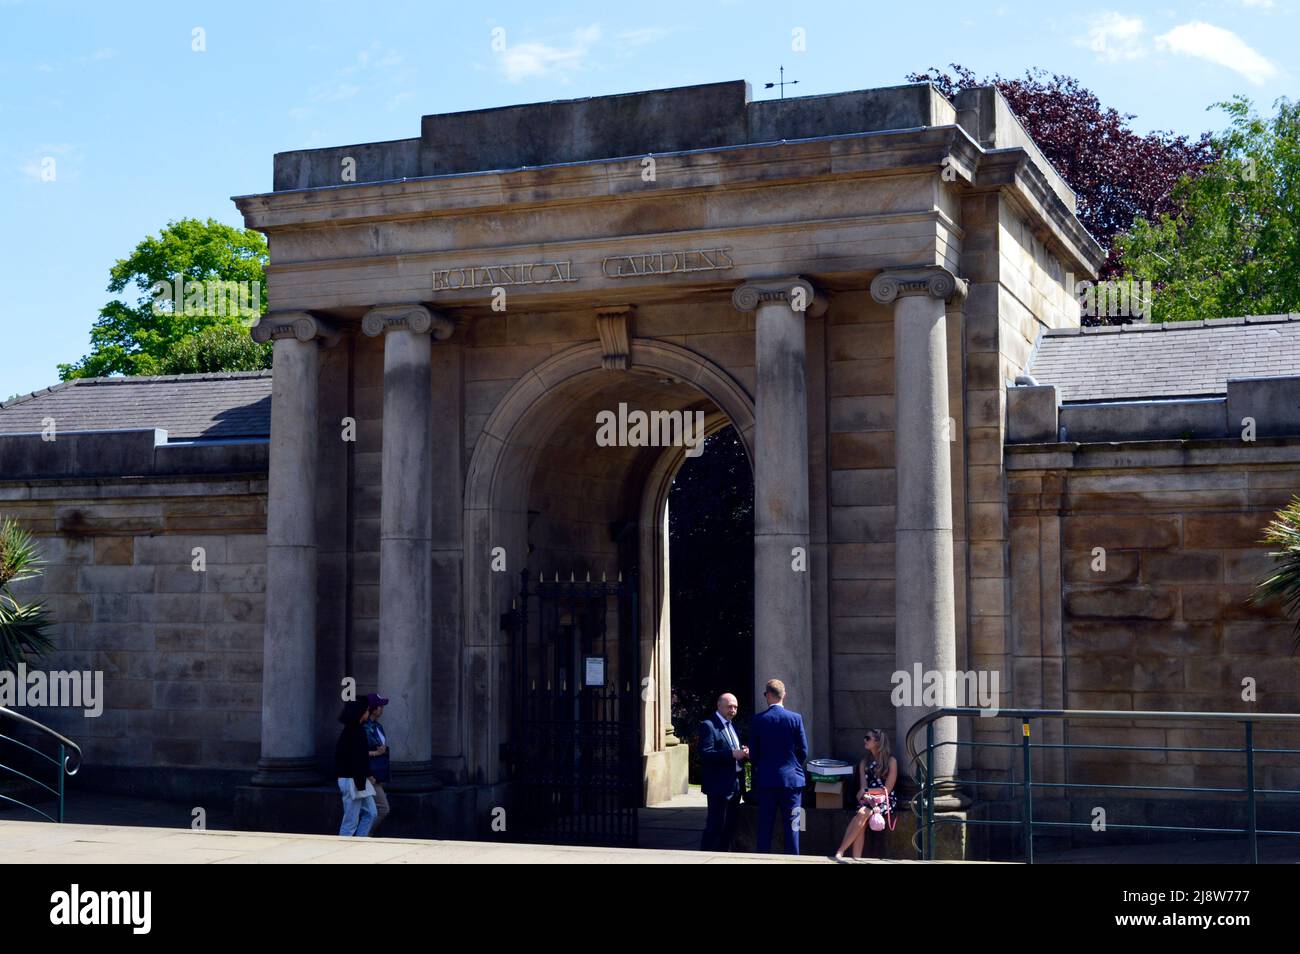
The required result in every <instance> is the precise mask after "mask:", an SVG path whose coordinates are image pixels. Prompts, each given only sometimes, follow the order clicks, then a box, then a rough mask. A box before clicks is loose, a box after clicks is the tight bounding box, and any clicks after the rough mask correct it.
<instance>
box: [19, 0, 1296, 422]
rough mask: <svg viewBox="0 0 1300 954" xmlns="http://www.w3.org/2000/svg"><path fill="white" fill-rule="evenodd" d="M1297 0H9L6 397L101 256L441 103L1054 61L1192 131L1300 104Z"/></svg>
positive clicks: (900, 76) (445, 106)
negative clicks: (1285, 103)
mask: <svg viewBox="0 0 1300 954" xmlns="http://www.w3.org/2000/svg"><path fill="white" fill-rule="evenodd" d="M1297 6H1300V0H1219V2H1215V3H1189V4H1179V5H1176V6H1168V5H1162V4H1156V5H1146V4H1140V3H1124V2H1116V3H1109V2H1107V3H1103V4H1102V5H1100V6H1099V5H1095V4H1092V3H1087V4H1080V3H1076V2H1072V0H1063V2H1059V3H1055V4H1050V5H1049V4H1044V3H1042V2H1036V3H1028V2H1005V3H992V4H986V5H972V4H966V3H946V2H936V0H930V2H926V3H915V2H914V3H907V4H879V3H872V2H864V0H855V2H848V3H817V4H810V3H807V2H800V3H751V2H742V0H694V2H690V3H632V4H611V3H609V2H607V0H602V2H586V0H583V2H572V3H570V2H566V3H535V2H533V3H522V2H500V0H480V2H474V3H464V2H459V3H436V2H433V3H404V2H396V0H387V2H382V3H358V2H355V0H348V2H332V0H326V2H318V3H290V2H282V0H262V2H260V3H247V2H240V0H224V2H220V3H210V2H175V0H173V2H158V3H154V2H132V0H121V2H114V3H104V2H84V3H59V2H49V3H41V2H37V0H0V130H2V132H0V225H2V226H3V228H0V280H3V287H4V291H5V297H6V298H7V300H8V301H9V305H8V308H7V314H6V315H5V317H4V319H3V322H4V324H3V331H4V334H3V337H2V338H0V399H3V398H5V397H8V396H9V395H10V394H15V393H25V392H27V391H31V390H33V389H36V388H40V387H45V386H48V385H50V384H53V383H55V382H56V381H57V380H58V375H57V371H56V365H57V364H58V363H59V362H61V361H74V360H76V359H78V358H80V357H81V356H82V355H83V354H85V352H86V350H87V348H88V344H89V339H88V334H89V329H90V326H91V324H92V322H93V321H94V319H95V317H96V315H97V313H98V311H99V308H100V307H101V306H102V305H103V304H104V302H105V301H107V300H108V298H109V294H108V293H107V292H106V291H105V285H106V284H107V282H108V269H109V267H110V266H111V265H112V263H113V262H114V261H115V260H116V259H119V258H122V257H125V256H126V255H127V254H128V253H129V252H130V250H131V249H132V248H133V247H134V246H135V244H136V243H137V242H138V241H139V240H140V239H142V238H143V237H144V236H145V235H148V234H154V233H156V232H157V231H158V230H159V229H160V228H161V227H162V226H163V225H165V224H166V222H167V221H168V220H169V219H175V218H181V217H184V216H197V217H207V216H212V217H213V218H217V219H220V220H222V221H225V222H229V223H232V224H242V223H241V222H240V221H239V218H238V215H237V213H236V210H235V208H234V206H233V204H232V203H231V202H230V196H232V195H241V194H245V193H252V192H263V191H267V190H269V189H270V186H271V157H272V155H273V154H274V153H276V152H280V151H284V150H289V149H301V148H308V147H312V146H327V145H344V144H350V143H356V142H371V141H376V140H382V139H399V138H407V137H412V136H416V135H418V134H419V118H420V116H421V115H423V114H426V113H438V112H450V111H455V110H463V109H476V108H481V107H489V106H501V105H507V104H511V103H524V102H535V101H540V100H549V99H566V98H571V97H579V96H593V95H600V94H605V93H622V92H629V91H633V90H638V89H655V88H661V87H666V86H679V85H688V84H692V83H705V82H714V81H718V80H730V79H746V80H749V81H750V82H751V83H752V84H753V86H754V97H755V98H764V97H769V96H773V95H775V91H771V92H769V91H765V90H763V88H762V84H763V83H764V82H765V81H768V80H775V79H776V78H777V69H778V67H779V66H781V65H783V64H784V66H785V67H786V75H787V78H788V79H797V80H798V81H799V85H797V86H795V87H793V88H792V89H791V90H790V91H789V92H788V95H809V94H818V93H829V92H836V91H840V90H849V89H861V88H868V87H873V86H890V85H895V84H898V83H902V82H904V77H905V76H906V74H907V73H909V72H912V71H920V70H924V69H926V68H927V67H930V66H946V65H947V64H948V63H951V62H957V63H961V64H963V65H965V66H968V67H970V68H971V69H973V70H974V71H975V72H976V73H977V74H980V75H983V74H985V73H993V72H998V73H1002V74H1004V75H1019V74H1021V73H1023V72H1024V70H1025V69H1026V68H1029V67H1033V66H1041V67H1044V68H1046V69H1048V70H1050V71H1053V72H1059V73H1066V74H1070V75H1073V76H1075V77H1077V78H1078V79H1080V80H1081V81H1082V82H1083V84H1084V85H1085V86H1088V87H1090V88H1092V89H1093V90H1094V91H1095V92H1096V93H1097V94H1098V95H1099V96H1100V98H1101V100H1102V102H1103V103H1104V104H1105V105H1109V106H1114V107H1116V108H1117V109H1120V110H1121V111H1123V112H1130V113H1136V114H1137V119H1136V120H1135V121H1134V125H1135V126H1136V127H1137V128H1138V129H1139V130H1142V131H1146V130H1149V129H1153V128H1161V129H1173V130H1176V131H1178V132H1185V133H1198V132H1200V131H1201V130H1204V129H1211V128H1218V127H1219V126H1221V121H1220V116H1219V115H1218V114H1217V113H1207V112H1206V107H1207V106H1208V105H1209V104H1211V103H1213V102H1215V101H1217V100H1221V99H1225V98H1227V97H1229V96H1231V95H1233V94H1236V93H1244V94H1246V95H1249V96H1251V97H1252V98H1253V99H1254V100H1255V101H1256V103H1257V104H1258V105H1260V106H1261V107H1267V106H1269V105H1270V104H1271V103H1272V102H1273V101H1274V100H1275V99H1276V98H1277V97H1279V96H1283V95H1286V96H1290V97H1294V96H1295V92H1296V57H1295V53H1294V50H1295V38H1296V36H1297V25H1298V24H1300V15H1297ZM196 29H197V30H201V31H202V33H201V35H200V36H201V39H202V44H201V45H202V46H203V47H204V49H203V50H202V51H197V50H195V49H194V47H195V46H196V45H200V44H197V43H196V34H195V31H196ZM494 30H504V34H503V35H502V34H500V33H498V34H496V36H498V37H500V38H502V39H503V40H504V50H494V49H493V38H494V34H493V31H494ZM797 30H801V31H802V37H803V41H804V47H805V48H804V49H803V50H798V51H797V50H795V49H793V47H794V46H795V45H796V43H795V37H796V34H795V31H797ZM497 45H498V46H501V45H502V44H501V43H498V44H497ZM50 160H52V161H53V162H52V166H51V162H50ZM51 167H52V168H53V170H54V178H53V180H52V181H49V180H48V177H45V178H43V177H42V170H46V169H49V168H51Z"/></svg>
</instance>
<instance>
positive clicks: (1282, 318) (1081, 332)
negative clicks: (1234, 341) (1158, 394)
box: [1043, 311, 1300, 338]
mask: <svg viewBox="0 0 1300 954" xmlns="http://www.w3.org/2000/svg"><path fill="white" fill-rule="evenodd" d="M1291 322H1300V312H1294V311H1293V312H1288V313H1281V312H1279V313H1278V314H1273V315H1234V316H1231V317H1226V318H1197V319H1195V320H1192V321H1141V322H1133V323H1131V324H1127V325H1087V326H1081V327H1079V328H1048V329H1046V330H1045V331H1044V332H1043V336H1044V337H1050V338H1073V337H1091V336H1092V335H1119V334H1129V335H1132V334H1147V333H1151V332H1158V331H1165V332H1169V331H1194V330H1196V329H1198V328H1244V327H1251V326H1255V325H1278V324H1289V323H1291Z"/></svg>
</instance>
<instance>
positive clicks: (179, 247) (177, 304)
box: [59, 219, 267, 381]
mask: <svg viewBox="0 0 1300 954" xmlns="http://www.w3.org/2000/svg"><path fill="white" fill-rule="evenodd" d="M266 263H267V250H266V240H265V239H264V238H263V237H262V236H261V235H260V234H259V233H257V232H254V231H252V230H251V229H239V228H234V227H232V226H229V225H223V224H222V223H220V222H217V221H215V220H214V219H208V220H207V221H206V222H202V221H200V220H198V219H180V220H179V221H175V222H169V223H168V224H167V226H166V228H164V229H162V231H161V232H159V233H158V235H156V236H152V235H151V236H149V237H148V238H146V239H144V240H143V241H142V242H140V244H139V245H137V246H136V247H135V250H134V251H133V252H132V253H131V254H130V256H128V257H127V258H124V259H120V260H119V261H118V262H116V263H115V264H114V265H113V267H112V269H111V270H110V272H109V283H108V290H109V291H110V292H112V293H114V294H119V295H120V294H122V293H123V292H126V291H127V289H128V287H130V286H134V287H135V290H136V291H137V292H138V295H139V297H138V298H137V299H136V303H135V304H134V305H131V304H128V303H126V302H124V301H120V300H118V299H114V300H113V301H110V302H109V303H108V304H106V305H105V306H104V307H103V308H101V309H100V312H99V318H98V319H97V320H96V321H95V324H94V326H93V327H92V328H91V331H90V345H91V350H90V354H88V355H86V356H85V357H83V358H82V359H81V360H80V361H78V362H76V363H75V364H61V365H59V377H60V378H61V379H62V380H64V381H66V380H68V379H69V378H92V377H101V376H104V375H110V374H128V375H134V374H159V373H162V372H163V369H164V367H166V366H168V359H169V356H170V355H171V353H172V351H173V350H174V349H176V348H177V347H179V346H180V345H181V344H182V342H184V341H186V339H188V338H191V337H193V336H194V335H197V334H199V333H200V332H202V331H204V330H205V329H208V328H213V327H216V326H219V325H226V326H237V327H240V328H242V329H244V331H245V333H247V327H248V325H249V324H251V323H252V321H253V320H254V318H255V317H256V315H260V314H261V313H262V312H263V311H264V310H265V308H266V290H265V286H266V280H265V279H266V274H265V270H266ZM178 278H179V279H180V280H181V282H182V283H183V287H182V288H181V289H180V290H179V294H178V290H177V289H176V284H177V279H178ZM240 291H242V292H243V293H244V295H245V299H244V302H243V303H244V305H245V306H246V311H250V312H255V314H254V315H249V314H246V313H245V310H241V309H240V308H238V307H236V305H237V303H238V292H240ZM232 312H236V313H233V314H232ZM226 352H227V353H229V354H231V355H232V356H235V357H237V358H238V359H239V360H241V361H243V360H245V357H246V356H245V355H244V354H243V352H240V351H239V350H238V349H229V348H228V349H226ZM176 360H177V361H179V362H183V361H185V360H191V359H186V358H177V359H176ZM208 370H240V369H239V368H231V369H226V368H208Z"/></svg>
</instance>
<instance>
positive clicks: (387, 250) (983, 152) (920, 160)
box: [235, 86, 1104, 312]
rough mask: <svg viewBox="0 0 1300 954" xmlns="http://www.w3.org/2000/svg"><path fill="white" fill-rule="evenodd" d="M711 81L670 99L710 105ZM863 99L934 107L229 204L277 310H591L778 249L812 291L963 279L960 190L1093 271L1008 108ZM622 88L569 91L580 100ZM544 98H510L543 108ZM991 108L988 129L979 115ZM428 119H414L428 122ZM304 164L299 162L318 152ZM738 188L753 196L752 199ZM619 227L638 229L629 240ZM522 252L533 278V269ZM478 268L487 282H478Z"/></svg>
mask: <svg viewBox="0 0 1300 954" xmlns="http://www.w3.org/2000/svg"><path fill="white" fill-rule="evenodd" d="M709 89H711V88H708V87H705V88H686V89H684V90H679V91H667V92H670V93H673V94H674V95H677V94H681V95H683V96H687V97H688V98H689V96H692V95H698V96H702V97H706V98H707V96H708V95H709V93H708V90H709ZM972 92H980V91H972ZM872 94H873V95H875V96H877V98H879V99H880V100H881V101H882V102H888V103H894V104H895V106H897V104H898V103H904V102H912V100H914V99H915V98H916V97H918V96H920V97H922V98H926V97H930V98H932V100H933V103H934V104H935V105H934V108H933V110H931V111H928V112H926V115H925V116H924V117H922V116H921V115H920V114H919V113H918V114H916V115H913V112H915V110H914V109H912V107H908V108H903V109H899V108H893V107H890V108H885V109H882V110H875V111H872V110H866V111H865V112H863V111H861V110H858V111H854V110H848V111H847V112H846V111H844V110H843V109H840V108H839V107H832V106H830V105H828V103H829V101H831V100H835V99H836V98H837V97H809V98H806V99H805V100H789V101H786V105H785V106H782V107H780V108H781V109H782V110H784V111H785V112H786V113H788V114H790V115H792V116H793V115H795V114H796V113H797V112H798V111H799V110H801V109H806V110H813V114H818V115H820V113H818V111H819V110H820V111H824V112H828V114H829V115H833V116H834V117H836V121H835V122H831V123H830V124H829V125H825V126H823V127H821V128H820V129H819V131H818V132H817V134H816V135H812V134H811V133H810V134H809V138H804V139H797V140H795V139H792V137H790V136H785V137H783V138H782V140H779V141H773V140H769V139H758V140H753V141H740V140H738V141H737V142H735V143H724V144H717V143H713V142H712V141H711V140H710V138H709V127H707V126H704V127H701V128H700V129H699V130H696V132H695V133H694V135H695V139H696V142H695V143H694V144H693V147H692V148H690V149H687V150H678V151H675V152H666V153H665V152H656V153H655V155H653V156H652V157H649V158H651V159H652V160H653V163H654V166H653V170H652V172H653V175H651V176H647V175H646V172H647V167H646V166H645V164H644V162H643V159H646V158H647V156H646V155H645V154H644V153H640V152H639V151H634V150H628V149H624V148H618V147H616V146H615V145H610V146H608V147H606V146H593V147H592V148H593V149H594V152H593V153H592V154H590V155H585V154H584V155H583V156H582V157H581V158H569V159H566V160H554V161H556V162H559V163H560V164H556V165H540V166H536V165H531V164H527V165H525V167H523V168H517V169H511V170H510V171H500V169H501V167H500V166H495V165H491V164H489V165H488V166H485V167H483V168H484V169H487V170H492V171H464V170H460V171H456V172H444V173H441V174H437V175H423V176H415V175H414V174H413V173H411V172H410V171H409V170H408V171H407V173H406V174H405V175H404V176H402V177H393V178H390V179H386V180H383V181H375V180H371V181H367V180H366V179H365V178H364V177H360V178H358V179H357V180H356V181H344V180H342V179H338V180H330V181H320V182H317V181H316V180H315V179H313V178H310V177H309V181H311V182H312V183H313V184H312V185H311V186H309V187H307V188H305V189H297V190H294V191H276V192H273V193H268V194H263V195H252V196H242V197H238V198H237V199H236V200H235V201H236V203H237V204H238V205H239V207H240V210H241V211H242V212H243V213H244V217H245V221H246V222H247V223H248V225H249V226H251V227H253V228H257V229H260V230H263V231H267V232H271V233H274V234H275V236H276V255H275V261H274V262H273V264H272V266H271V268H270V270H269V272H268V287H269V293H270V295H271V298H272V301H273V302H274V304H275V307H277V308H301V309H315V310H327V311H333V312H339V311H340V310H344V309H355V308H358V307H368V306H371V305H376V304H385V303H387V302H397V301H422V302H429V303H433V304H436V305H438V306H439V307H447V308H455V309H461V310H479V311H482V312H487V310H488V306H489V301H490V295H491V293H492V291H493V288H496V287H503V288H506V289H507V290H508V291H509V294H510V300H511V302H512V303H513V302H515V301H522V302H524V303H525V304H526V305H528V306H538V307H566V306H568V305H569V304H570V303H576V302H579V301H584V300H585V303H586V304H587V305H596V306H598V305H601V304H604V302H603V301H600V300H599V299H600V298H605V300H606V301H607V300H609V297H612V296H617V297H614V300H626V298H627V297H628V296H629V295H631V294H635V295H637V296H638V297H641V296H647V297H648V298H659V299H663V298H665V297H667V296H670V295H674V294H675V295H696V294H699V293H701V292H703V291H716V292H723V291H726V292H729V291H730V289H731V288H732V287H734V286H735V284H736V283H738V282H743V281H744V280H746V279H749V278H766V277H768V276H769V275H771V274H772V273H773V267H772V266H773V262H774V261H778V260H779V261H780V262H781V268H780V271H781V272H782V273H793V274H809V275H813V276H814V277H816V278H817V280H818V281H819V282H822V283H824V284H826V285H827V287H828V288H833V287H835V286H854V285H860V284H861V283H863V282H866V281H869V280H870V278H871V277H872V275H873V274H874V273H875V272H876V271H879V270H880V269H883V268H890V267H898V266H926V265H935V264H939V265H942V266H944V267H946V268H948V269H949V270H950V271H952V272H954V273H961V272H962V268H961V267H960V263H959V261H958V257H957V256H958V254H959V252H958V249H959V248H960V247H961V245H962V230H963V225H962V224H961V219H962V212H961V209H960V205H961V199H962V197H963V196H968V195H969V194H970V193H971V191H972V190H973V191H975V192H979V191H987V192H990V193H1000V194H1005V195H1006V196H1008V197H1009V198H1010V199H1011V201H1012V202H1013V205H1014V207H1015V209H1016V210H1017V211H1016V213H1015V214H1017V215H1020V216H1024V217H1027V218H1030V219H1032V220H1035V221H1037V222H1039V223H1040V227H1038V228H1036V230H1035V231H1036V233H1037V234H1040V235H1041V236H1042V238H1043V239H1044V241H1045V242H1046V243H1047V244H1048V245H1049V247H1050V250H1051V254H1052V255H1054V256H1056V257H1057V258H1059V259H1060V260H1061V261H1062V262H1064V267H1065V270H1067V271H1070V272H1073V273H1075V274H1076V275H1085V276H1086V275H1090V274H1092V273H1093V272H1094V271H1095V269H1096V267H1097V266H1098V265H1099V264H1100V262H1101V261H1102V258H1103V257H1104V256H1102V254H1101V250H1100V248H1099V247H1098V246H1097V245H1096V243H1095V241H1093V239H1092V238H1091V237H1090V236H1088V235H1087V233H1086V232H1085V231H1084V230H1083V229H1082V227H1081V226H1080V225H1079V223H1078V221H1077V219H1075V218H1074V215H1073V212H1072V209H1073V195H1072V194H1070V193H1069V190H1068V189H1065V188H1064V186H1063V185H1062V184H1061V183H1060V180H1059V177H1058V176H1057V175H1056V173H1055V171H1054V170H1052V169H1051V167H1050V165H1049V164H1047V163H1046V162H1045V161H1043V160H1042V159H1041V156H1040V155H1038V153H1037V151H1036V150H1035V149H1033V148H1032V143H1030V142H1029V141H1028V139H1027V137H1025V136H1024V134H1023V130H1022V129H1020V128H1019V125H1018V123H1015V121H1014V119H1013V118H1011V117H1010V114H1009V112H1006V111H1005V110H1004V109H994V108H993V107H992V106H990V105H988V104H984V106H980V105H979V103H980V102H982V100H981V98H980V97H971V102H970V103H967V104H966V105H965V106H964V107H963V109H961V110H960V115H961V116H964V117H966V118H967V120H968V121H969V122H970V123H974V124H975V125H974V126H972V128H975V129H976V130H977V131H978V132H979V134H980V137H981V138H980V139H979V140H978V141H977V140H976V139H975V138H973V136H972V133H971V132H970V131H969V130H968V129H966V128H965V127H963V126H962V125H961V124H960V123H959V122H958V121H957V119H958V114H957V113H954V111H953V106H952V105H951V104H948V103H947V101H946V100H943V99H942V97H939V96H938V94H937V93H936V92H935V91H934V90H933V89H932V88H930V87H928V86H920V87H902V88H897V89H893V90H880V91H872ZM638 95H641V96H649V97H653V96H657V95H659V94H638ZM842 95H844V96H848V97H850V98H852V97H856V96H859V94H842ZM985 98H987V97H985ZM620 99H622V98H620V97H605V98H601V99H598V100H591V101H583V106H582V108H583V109H600V108H605V107H604V106H602V105H601V104H602V103H604V102H605V101H606V100H611V101H613V100H620ZM993 99H994V103H995V104H996V103H998V102H1000V100H998V99H997V97H996V96H994V97H993ZM972 104H975V105H972ZM558 105H564V104H540V105H535V106H525V107H518V109H519V110H521V111H523V112H525V113H527V112H529V111H533V112H534V113H536V114H537V115H538V116H541V115H543V114H545V113H546V111H547V110H548V109H550V108H551V107H555V106H558ZM757 105H760V104H751V106H757ZM762 105H765V106H775V104H762ZM985 106H987V107H988V108H987V109H986V108H985ZM610 108H614V107H613V106H611V107H610ZM909 110H911V111H909ZM981 110H982V111H981ZM923 111H924V110H923ZM990 111H991V115H993V116H994V120H996V122H1000V123H1002V125H1003V126H1005V127H1006V129H1005V134H1004V130H1003V129H1002V127H998V126H996V125H995V124H994V120H990V119H989V118H988V117H987V116H985V115H984V114H985V112H990ZM489 112H490V115H492V116H497V115H498V113H500V112H501V111H489ZM998 117H1000V118H998ZM442 118H444V117H426V128H428V127H429V123H430V120H439V119H442ZM886 119H889V120H895V121H897V125H895V124H892V123H889V124H886V123H885V120H886ZM675 121H677V122H680V120H679V119H678V120H675ZM810 128H811V127H810ZM498 139H499V135H498V136H496V137H494V138H493V142H496V141H497V140H498ZM742 139H743V137H742ZM374 145H375V146H376V147H379V146H381V145H383V144H374ZM484 148H485V149H488V150H490V149H491V148H492V146H490V145H486V146H484ZM348 149H351V147H348ZM344 151H345V152H346V151H347V149H345V150H344ZM352 151H355V150H352ZM325 153H329V154H331V155H332V152H331V151H328V150H327V151H325ZM325 153H321V155H324V154H325ZM293 155H305V154H293ZM310 155H311V156H313V157H317V158H313V159H312V160H311V163H316V162H317V161H318V159H319V157H318V156H317V153H315V152H313V153H311V154H310ZM282 159H283V157H282ZM284 161H288V160H284ZM304 161H306V160H304ZM319 161H321V162H324V161H325V160H323V159H319ZM331 161H332V160H331ZM327 165H328V163H327ZM313 168H315V166H314V165H313ZM313 175H316V173H313ZM755 188H759V189H761V190H762V194H764V195H765V196H766V198H765V199H764V200H763V201H761V202H756V201H755V193H754V192H753V191H752V190H753V189H755ZM323 199H328V201H322V200H323ZM832 209H833V210H834V211H833V214H831V213H830V212H828V210H832ZM543 212H544V214H541V213H543ZM629 222H643V223H653V224H652V225H651V226H650V228H649V229H647V230H646V231H645V232H643V233H642V234H638V235H631V234H629V228H628V223H629ZM287 227H291V228H287ZM503 236H509V239H510V244H508V245H503V244H502V237H503ZM340 249H354V250H355V252H352V253H350V254H347V255H340V254H339V250H340ZM907 249H910V250H911V251H910V253H909V252H908V251H905V250H907ZM700 250H704V251H706V252H718V251H719V250H725V253H726V254H725V264H726V267H723V264H720V263H722V262H723V258H722V256H720V255H715V256H713V258H711V259H709V261H711V262H713V265H712V266H710V267H704V266H703V265H700V266H698V267H686V266H687V264H688V263H687V261H686V253H690V252H692V251H694V252H697V253H698V252H699V251H700ZM669 252H671V253H672V262H673V267H672V268H668V267H666V266H658V267H650V268H631V269H628V268H621V267H620V268H614V269H612V270H611V268H610V263H611V262H615V263H617V262H624V263H626V262H629V261H630V262H633V263H635V262H638V261H650V260H653V259H654V258H655V257H656V256H663V257H664V260H665V261H666V260H667V256H668V253H669ZM678 253H681V254H680V257H681V267H678V261H677V260H678V257H679V254H678ZM703 260H704V259H701V261H703ZM399 263H400V264H399ZM538 263H541V264H543V265H546V266H547V268H548V269H549V270H547V269H542V270H541V272H540V273H539V269H538V268H537V267H535V266H537V265H538ZM521 269H522V271H523V272H524V273H525V275H524V277H525V278H526V279H527V281H523V280H520V273H521ZM321 270H328V272H329V275H328V280H322V279H323V276H322V274H321ZM539 274H541V278H542V279H545V280H541V279H539V277H538V276H539ZM548 275H549V276H551V277H549V278H548V277H547V276H548ZM493 276H495V277H496V278H499V279H500V281H499V282H497V283H496V284H489V282H491V281H492V280H493ZM471 278H472V281H471ZM616 288H617V289H619V290H617V291H616V290H615V289H616ZM512 307H513V305H512Z"/></svg>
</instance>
